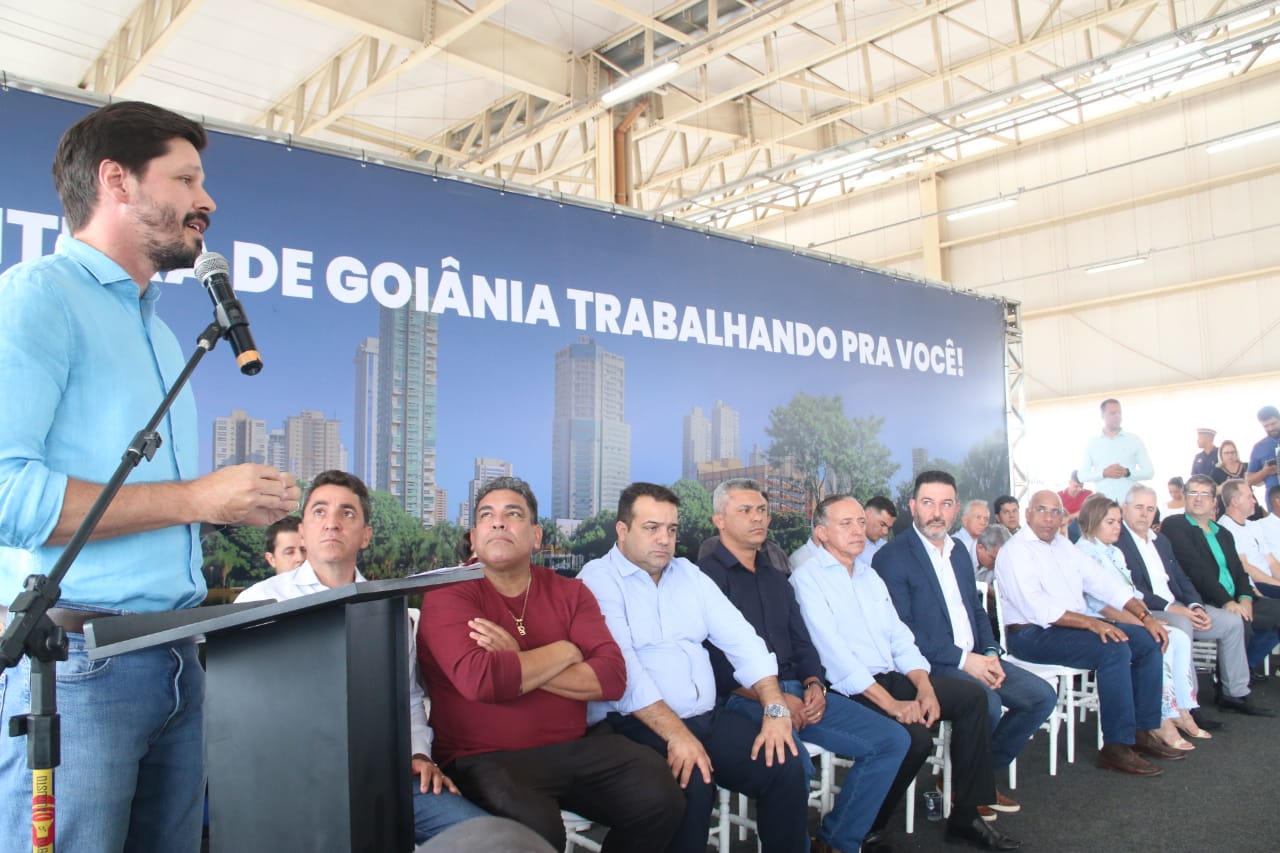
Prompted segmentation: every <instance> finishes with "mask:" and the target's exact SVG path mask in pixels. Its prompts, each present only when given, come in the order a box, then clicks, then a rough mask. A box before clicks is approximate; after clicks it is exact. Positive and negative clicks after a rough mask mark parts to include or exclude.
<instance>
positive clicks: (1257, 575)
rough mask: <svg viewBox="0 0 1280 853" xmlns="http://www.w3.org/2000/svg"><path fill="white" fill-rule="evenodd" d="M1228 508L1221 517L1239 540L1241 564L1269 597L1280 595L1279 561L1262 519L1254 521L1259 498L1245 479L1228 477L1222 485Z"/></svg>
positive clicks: (1238, 548)
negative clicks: (1270, 544) (1271, 551)
mask: <svg viewBox="0 0 1280 853" xmlns="http://www.w3.org/2000/svg"><path fill="white" fill-rule="evenodd" d="M1222 505H1223V506H1224V507H1225V511H1224V512H1223V513H1222V515H1221V516H1220V517H1219V518H1218V524H1221V525H1222V526H1223V527H1225V528H1226V529H1227V530H1229V531H1231V536H1232V538H1233V539H1235V540H1236V551H1237V552H1238V553H1239V554H1240V564H1241V565H1242V566H1244V570H1245V573H1246V574H1248V575H1249V580H1250V581H1252V582H1253V585H1254V586H1255V587H1257V589H1258V592H1260V593H1262V594H1263V595H1265V596H1267V597H1268V598H1280V560H1277V559H1276V557H1275V556H1273V555H1272V554H1271V553H1270V551H1269V550H1268V548H1267V543H1266V532H1265V528H1264V527H1262V522H1261V521H1251V520H1250V519H1251V518H1252V516H1253V513H1254V510H1256V509H1257V508H1258V501H1257V500H1256V499H1255V498H1254V496H1253V489H1252V488H1250V487H1249V484H1248V483H1246V482H1245V481H1244V480H1227V481H1226V482H1225V483H1223V484H1222Z"/></svg>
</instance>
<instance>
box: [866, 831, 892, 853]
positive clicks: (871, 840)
mask: <svg viewBox="0 0 1280 853" xmlns="http://www.w3.org/2000/svg"><path fill="white" fill-rule="evenodd" d="M862 853H893V842H892V840H891V839H890V838H889V830H887V829H882V830H880V831H879V832H873V833H871V834H870V835H868V836H867V837H866V838H864V839H862Z"/></svg>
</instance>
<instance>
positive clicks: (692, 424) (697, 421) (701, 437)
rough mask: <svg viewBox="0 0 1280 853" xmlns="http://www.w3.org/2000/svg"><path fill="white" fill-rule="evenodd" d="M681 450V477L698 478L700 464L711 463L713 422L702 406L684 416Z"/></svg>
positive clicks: (695, 407) (694, 408)
mask: <svg viewBox="0 0 1280 853" xmlns="http://www.w3.org/2000/svg"><path fill="white" fill-rule="evenodd" d="M681 448H682V451H681V454H680V476H681V477H690V478H692V477H697V476H698V463H699V462H710V461H711V421H710V420H708V419H707V416H706V415H704V414H703V413H702V407H701V406H694V407H693V408H692V409H691V410H690V411H689V414H687V415H685V416H684V436H683V440H682V441H681Z"/></svg>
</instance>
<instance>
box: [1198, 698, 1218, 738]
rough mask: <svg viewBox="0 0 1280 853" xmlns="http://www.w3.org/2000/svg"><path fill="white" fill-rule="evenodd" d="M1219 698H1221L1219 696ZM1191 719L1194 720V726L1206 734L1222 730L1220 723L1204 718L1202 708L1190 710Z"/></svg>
mask: <svg viewBox="0 0 1280 853" xmlns="http://www.w3.org/2000/svg"><path fill="white" fill-rule="evenodd" d="M1219 698H1221V694H1219ZM1191 719H1193V720H1195V721H1196V725H1197V726H1199V727H1200V728H1202V729H1204V730H1205V731H1206V732H1213V731H1217V730H1218V729H1220V728H1222V723H1221V721H1219V720H1215V719H1213V718H1212V717H1209V716H1206V715H1205V713H1204V709H1203V708H1192V709H1191Z"/></svg>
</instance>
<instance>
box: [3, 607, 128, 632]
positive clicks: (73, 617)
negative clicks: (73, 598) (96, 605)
mask: <svg viewBox="0 0 1280 853" xmlns="http://www.w3.org/2000/svg"><path fill="white" fill-rule="evenodd" d="M45 615H46V616H48V617H49V621H50V622H52V623H53V624H55V625H57V626H58V627H59V628H61V629H62V630H64V631H66V632H67V633H68V634H83V633H84V623H86V622H88V621H89V620H90V619H97V618H98V617H100V616H111V615H113V614H111V613H103V612H102V611H100V610H69V609H67V608H65V607H50V608H49V609H48V610H47V611H45ZM8 617H9V608H8V607H0V623H4V622H6V621H7V620H8Z"/></svg>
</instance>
